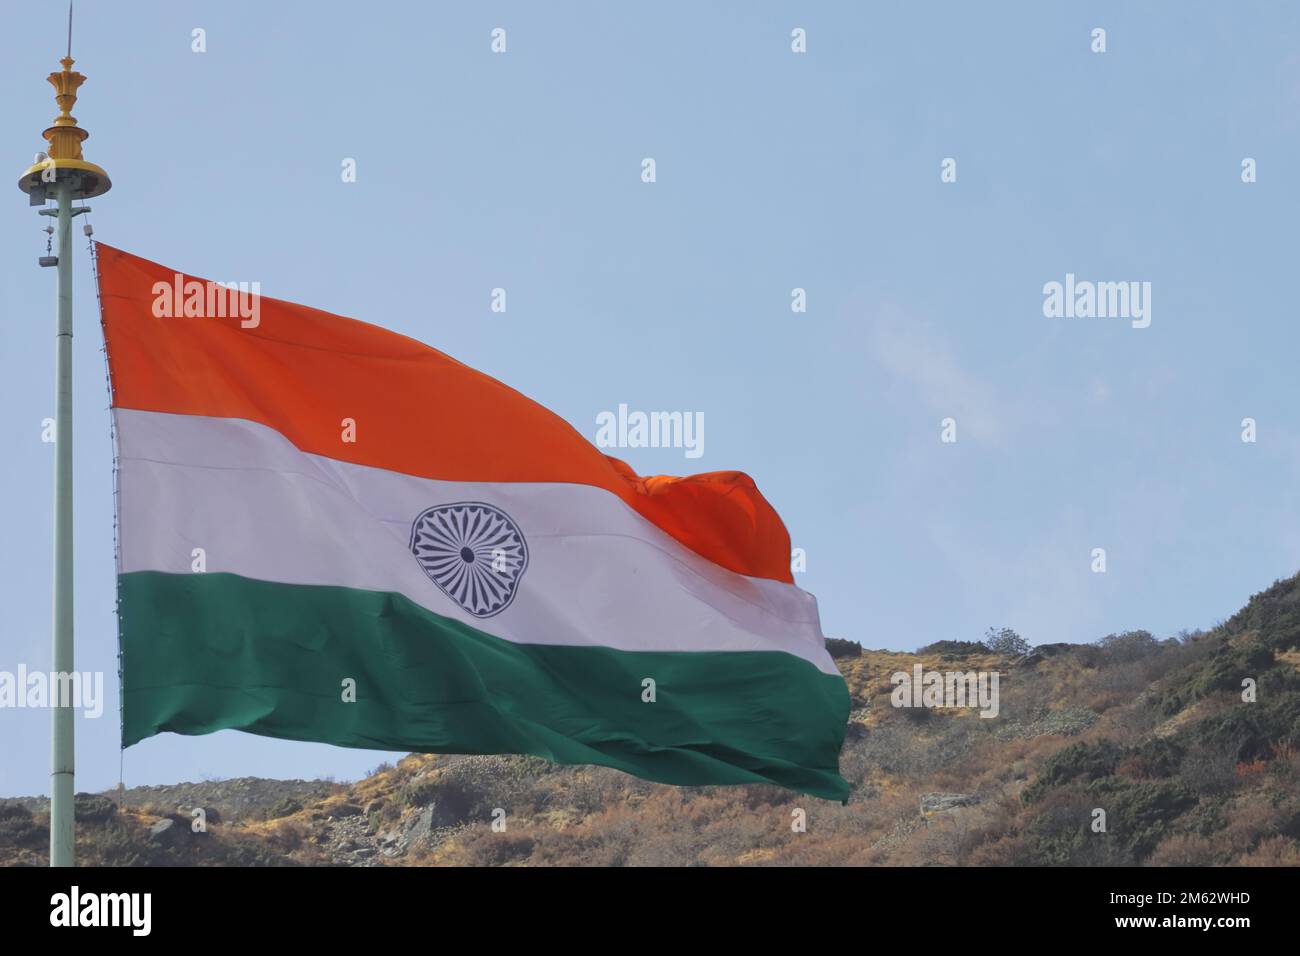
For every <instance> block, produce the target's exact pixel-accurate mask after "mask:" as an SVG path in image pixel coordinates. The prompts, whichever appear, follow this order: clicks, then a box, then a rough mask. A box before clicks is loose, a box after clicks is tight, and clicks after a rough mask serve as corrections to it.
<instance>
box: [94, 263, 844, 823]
mask: <svg viewBox="0 0 1300 956" xmlns="http://www.w3.org/2000/svg"><path fill="white" fill-rule="evenodd" d="M98 257H99V263H98V264H99V286H100V301H101V309H102V317H103V326H104V337H105V342H106V347H107V353H108V366H109V376H110V384H111V388H112V399H113V401H112V404H113V419H114V425H115V432H116V439H117V459H118V462H117V466H118V474H117V510H118V613H119V628H120V634H119V640H120V644H121V648H120V649H121V668H122V683H123V697H122V699H123V714H122V723H123V727H122V737H123V745H124V746H128V745H130V744H133V743H135V742H137V741H140V740H142V739H144V738H146V737H149V736H151V735H153V734H156V733H159V732H161V731H173V732H176V733H182V734H204V733H210V732H212V731H216V730H221V729H226V728H236V729H239V730H244V731H249V732H252V733H257V734H264V735H267V736H271V737H281V738H288V739H293V740H312V741H322V742H326V743H331V744H338V745H343V746H349V747H369V748H377V749H385V750H403V751H405V750H411V751H421V752H428V753H526V754H534V755H537V756H541V757H545V758H547V759H550V760H553V761H556V762H558V763H566V764H580V763H592V764H602V765H604V766H608V767H616V768H618V769H620V770H624V771H627V772H629V773H632V774H636V775H637V776H640V777H645V778H647V779H650V780H658V781H663V782H667V783H673V784H689V785H700V784H732V783H754V782H772V783H777V784H781V785H784V786H787V787H791V788H794V789H796V790H801V791H804V792H807V793H811V794H815V795H818V796H823V797H828V798H835V799H843V798H845V797H846V796H847V793H848V787H847V785H846V783H845V782H844V780H843V779H842V778H841V777H840V776H839V773H838V759H839V750H840V745H841V743H842V742H843V737H844V728H845V721H846V719H847V716H848V706H849V699H848V693H847V689H846V687H845V684H844V680H843V679H842V678H841V676H840V674H839V672H838V671H837V670H836V667H835V665H834V663H833V662H832V660H831V658H830V656H829V655H828V654H827V652H826V649H825V642H824V639H823V637H822V634H821V630H820V625H819V622H818V616H817V603H816V600H815V599H814V598H813V597H812V595H810V594H808V593H806V592H804V591H802V590H800V589H799V588H797V587H795V586H794V584H793V579H792V577H791V573H790V539H789V535H788V534H787V532H786V529H785V526H784V525H783V524H782V523H781V520H780V518H779V517H778V516H777V514H776V512H775V511H774V510H773V509H772V507H771V506H770V505H769V504H768V503H767V501H766V500H765V499H764V498H763V496H762V495H761V494H760V493H759V491H758V489H757V488H756V487H755V485H754V482H753V481H752V480H750V478H749V477H748V476H746V475H744V474H741V473H740V472H732V471H728V472H713V473H710V474H703V475H693V476H690V477H685V478H671V477H640V476H638V475H636V474H635V473H634V472H633V471H632V470H631V469H630V468H629V467H628V466H627V465H625V464H624V463H623V462H621V461H619V460H617V459H615V458H612V457H609V456H606V455H604V454H603V453H601V452H600V451H599V450H597V449H596V448H595V447H594V446H593V445H592V444H591V443H589V442H588V441H587V440H586V439H584V438H583V437H582V436H581V435H579V434H578V432H577V431H575V430H574V429H573V428H572V427H570V426H569V425H568V424H567V423H565V422H564V421H563V420H562V419H560V418H559V417H558V416H556V415H554V414H552V413H551V412H549V411H547V410H546V409H545V408H543V407H542V406H540V405H538V404H537V403H535V402H533V401H531V400H529V399H528V398H525V397H524V396H523V395H520V394H519V393H518V392H516V391H514V390H512V389H510V388H508V387H507V386H505V385H503V384H501V383H500V382H498V381H495V380H494V379H492V378H489V377H488V376H486V375H484V374H482V373H480V372H477V371H475V370H474V369H471V368H469V367H467V366H465V365H462V364H461V363H459V362H457V361H455V360H454V359H451V358H449V357H448V356H446V355H443V354H442V353H441V352H438V351H435V350H434V349H432V348H429V347H428V346H425V345H422V344H420V343H419V342H416V341H414V340H412V339H409V338H407V337H405V336H402V335H398V334H396V333H394V332H390V331H387V330H385V329H381V328H378V327H376V326H373V325H367V324H365V323H363V322H358V321H355V320H352V319H348V318H343V317H341V316H336V315H330V314H329V313H326V312H320V311H317V310H315V309H310V308H307V307H306V306H301V305H295V304H293V303H289V302H282V301H278V300H274V299H269V298H264V297H260V296H259V297H256V298H253V297H251V295H250V294H248V293H244V294H242V295H241V294H240V293H238V292H236V291H234V290H230V289H227V288H225V287H223V286H219V285H216V284H214V283H207V282H204V281H203V280H198V279H194V278H192V277H190V276H187V275H183V274H180V273H177V272H176V271H175V270H173V269H169V268H166V267H164V266H161V265H158V264H156V263H153V262H149V261H146V260H144V259H140V258H138V257H136V256H133V255H129V254H128V253H125V252H122V251H120V250H117V249H113V248H111V247H109V246H105V245H103V244H99V245H98ZM250 306H252V307H251V308H250Z"/></svg>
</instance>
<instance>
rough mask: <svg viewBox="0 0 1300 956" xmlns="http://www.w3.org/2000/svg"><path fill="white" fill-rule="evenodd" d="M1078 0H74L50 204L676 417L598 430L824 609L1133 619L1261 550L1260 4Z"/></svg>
mask: <svg viewBox="0 0 1300 956" xmlns="http://www.w3.org/2000/svg"><path fill="white" fill-rule="evenodd" d="M1087 7H1088V8H1089V9H1087V10H1085V9H1084V5H1081V4H1080V5H1075V4H1063V3H1059V4H1058V3H1041V2H1026V3H1018V4H1009V3H1008V4H970V3H958V2H952V3H907V4H870V5H868V4H859V3H848V2H845V3H820V4H816V5H811V4H794V3H790V4H778V3H740V2H736V3H726V4H723V3H680V2H661V3H656V4H652V5H650V6H645V5H627V4H613V3H608V4H598V3H562V2H552V3H545V4H542V3H535V2H533V3H517V4H512V3H475V4H469V3H439V4H429V3H416V2H403V3H399V2H388V3H375V4H368V5H356V4H350V3H348V4H345V3H338V4H327V3H319V2H312V3H309V2H284V3H265V2H251V0H238V2H235V0H223V2H219V3H218V2H215V0H211V2H194V3H186V4H177V3H170V2H161V0H149V2H145V0H137V2H132V3H111V4H110V3H106V2H94V0H83V2H82V3H81V4H80V9H79V10H78V14H77V18H78V24H77V28H76V37H75V39H74V51H73V52H74V55H75V56H76V58H77V68H78V69H80V70H82V71H83V72H85V73H86V74H87V76H88V77H89V81H88V82H87V84H86V85H85V86H84V87H83V89H82V93H81V99H80V101H79V103H78V104H77V107H76V110H75V113H76V115H77V117H78V118H79V120H80V121H81V124H82V125H83V126H84V127H86V128H87V129H88V130H89V131H90V133H91V138H90V139H89V140H88V142H87V143H86V147H85V148H86V155H87V157H88V158H90V159H91V160H93V161H94V162H97V163H99V164H101V165H103V166H104V167H105V168H106V169H107V170H108V171H109V172H110V174H111V175H112V177H113V181H114V184H115V187H114V189H113V191H112V192H111V193H109V194H108V195H107V196H105V197H102V198H100V199H98V200H95V201H94V202H93V203H92V205H93V207H94V209H95V212H94V214H93V216H92V217H91V218H92V221H93V223H94V225H95V229H96V235H97V238H99V239H102V240H103V241H105V242H107V243H110V244H112V245H116V246H119V247H121V248H123V249H126V250H129V251H131V252H134V253H136V254H138V255H142V256H145V257H147V258H151V259H155V260H159V261H161V262H164V263H166V264H168V265H172V266H175V267H177V268H178V269H182V270H185V271H187V272H191V273H194V274H197V275H202V276H208V277H211V278H215V279H222V280H228V279H235V280H245V281H250V280H256V281H259V282H260V283H261V286H262V291H263V292H264V293H265V294H267V295H272V296H275V297H278V298H285V299H291V300H296V301H300V302H304V303H306V304H309V305H313V306H317V307H320V308H325V309H328V310H331V311H335V312H340V313H343V314H346V315H351V316H355V317H357V318H360V319H364V320H366V321H369V322H374V323H377V324H380V325H384V326H387V327H390V328H393V329H397V330H399V331H402V332H405V333H407V334H410V335H412V336H414V337H416V338H419V339H421V340H423V341H425V342H428V343H429V344H431V345H434V346H436V347H438V348H440V349H443V350H444V351H446V352H448V353H450V354H451V355H453V356H455V357H457V358H459V359H461V360H463V361H465V362H467V363H469V364H471V365H473V366H475V367H477V368H480V369H482V370H484V371H485V372H488V373H490V374H492V375H494V376H496V377H498V378H500V379H502V380H503V381H505V382H507V383H509V384H510V385H513V386H515V387H517V388H519V389H520V390H522V391H523V392H525V393H526V394H528V395H530V396H532V397H533V398H535V399H537V400H539V401H541V402H542V403H543V404H545V405H547V406H549V407H550V408H552V409H553V410H555V411H556V412H557V413H558V414H560V415H562V416H564V417H565V418H566V419H568V420H569V421H570V422H572V423H573V424H574V425H575V426H576V427H577V428H578V429H579V430H581V431H583V432H584V433H585V434H587V435H589V436H592V437H594V434H595V422H596V415H597V414H598V413H599V412H601V411H604V410H613V409H616V408H617V406H618V404H619V403H620V402H623V403H627V404H628V405H629V406H630V407H631V408H633V409H644V410H686V411H700V412H703V413H704V416H705V420H706V423H707V424H706V441H705V454H704V456H703V458H700V459H695V460H688V459H686V458H685V457H684V456H683V454H682V452H681V450H670V449H643V450H629V451H627V452H626V453H625V457H626V458H627V459H628V460H629V461H630V462H631V463H632V464H633V466H634V467H636V468H637V469H638V470H639V471H641V472H644V473H682V472H685V471H708V470H716V469H724V468H738V469H743V470H745V471H747V472H749V473H750V474H751V475H753V476H754V478H755V479H756V480H757V481H758V483H759V486H760V487H761V488H762V489H763V491H764V493H765V494H766V495H767V496H768V497H769V498H770V500H771V501H772V502H773V503H774V504H775V506H776V507H777V509H778V510H779V511H780V512H781V514H782V515H783V517H784V518H785V520H786V523H787V524H788V525H789V527H790V531H791V534H792V537H793V539H794V543H795V544H796V545H798V546H801V547H803V548H805V549H806V551H807V554H808V570H807V573H805V574H802V575H800V576H799V578H798V583H799V584H800V585H801V586H802V587H804V588H806V589H808V590H810V591H812V592H813V593H814V594H816V595H817V597H818V600H819V602H820V606H821V613H822V620H823V625H824V630H825V632H826V633H827V634H828V635H831V636H839V637H846V638H851V639H853V640H857V641H861V642H862V643H863V644H865V645H867V646H871V647H891V648H900V649H908V648H914V647H916V646H918V645H920V644H924V643H928V642H930V641H934V640H939V639H945V638H951V639H976V638H978V637H979V636H980V635H981V634H982V632H983V631H984V630H985V629H986V628H987V627H988V626H990V625H999V626H1001V625H1006V626H1010V627H1014V628H1015V629H1017V630H1018V631H1020V633H1022V634H1023V635H1024V636H1025V637H1026V638H1028V639H1029V640H1030V641H1031V642H1034V643H1040V642H1048V641H1062V640H1068V641H1088V640H1094V639H1096V638H1097V637H1100V636H1102V635H1104V634H1106V633H1108V632H1111V631H1116V630H1123V629H1129V628H1137V627H1142V628H1147V629H1149V630H1151V631H1153V632H1155V633H1156V634H1158V635H1160V636H1164V635H1168V634H1171V633H1174V632H1176V631H1178V630H1179V629H1181V628H1191V627H1198V626H1208V625H1212V624H1214V623H1215V622H1216V621H1217V620H1219V619H1221V618H1223V617H1226V616H1227V615H1229V614H1231V613H1232V612H1233V611H1234V610H1236V609H1237V608H1238V607H1239V606H1240V605H1241V604H1243V603H1244V602H1245V600H1246V599H1247V598H1248V597H1249V595H1250V594H1251V593H1252V592H1254V591H1258V590H1260V589H1262V588H1263V587H1265V586H1266V585H1268V584H1269V583H1271V582H1272V581H1273V580H1274V579H1275V578H1278V577H1282V576H1286V575H1290V574H1292V573H1294V572H1295V571H1296V570H1297V569H1298V568H1300V534H1297V532H1298V531H1300V527H1298V525H1300V480H1298V479H1300V420H1298V417H1297V413H1296V410H1295V396H1296V387H1295V379H1296V371H1295V364H1296V356H1297V344H1298V343H1300V333H1297V329H1296V323H1297V317H1296V315H1295V296H1294V294H1293V293H1292V291H1290V290H1288V288H1287V285H1288V284H1289V283H1291V282H1293V281H1294V276H1295V275H1296V270H1295V268H1294V266H1293V260H1294V258H1295V252H1294V249H1293V246H1294V239H1293V233H1294V229H1293V227H1292V223H1293V221H1294V218H1295V213H1296V211H1297V209H1298V208H1300V205H1298V202H1297V200H1298V199H1300V196H1298V194H1297V185H1296V179H1295V170H1296V168H1297V163H1298V162H1300V138H1298V137H1297V129H1298V126H1297V124H1298V123H1300V13H1298V12H1297V10H1296V9H1295V8H1293V7H1291V6H1290V5H1287V4H1283V3H1262V4H1254V3H1232V4H1228V3H1220V4H1192V3H1185V2H1178V3H1174V2H1170V3H1143V4H1130V3H1115V4H1089V5H1087ZM62 10H63V8H62V6H61V3H60V2H49V3H42V4H41V5H40V7H39V8H32V7H30V6H29V7H28V8H26V10H25V13H24V16H23V18H22V23H21V26H20V27H18V28H16V29H6V30H5V31H4V32H3V36H2V37H0V63H3V64H4V66H3V72H4V84H3V89H4V91H5V93H4V97H3V100H2V101H0V142H2V143H3V150H0V155H4V156H6V157H8V162H9V167H10V170H11V174H12V177H13V181H14V182H16V181H17V176H18V173H19V172H20V171H21V170H22V168H23V167H24V166H26V165H27V164H28V163H29V162H30V161H31V156H32V154H33V153H34V152H35V151H36V150H37V149H39V148H40V147H41V146H42V142H43V141H42V140H41V139H40V132H41V130H42V129H43V128H44V127H45V126H47V125H48V124H49V122H50V121H51V119H52V118H53V116H54V113H55V109H54V102H53V95H52V90H51V88H50V87H49V86H48V85H47V84H46V83H45V81H44V77H45V74H46V73H47V72H49V71H50V70H53V69H57V68H58V67H57V62H56V61H57V58H58V57H59V56H60V55H61V54H62V49H63V48H62V43H63V40H62V29H63V28H62V23H61V18H62V15H63V13H62ZM11 19H12V18H11ZM12 25H13V24H11V26H12ZM498 26H500V27H504V28H505V29H506V30H507V37H508V52H507V53H506V54H504V55H493V54H492V53H491V52H490V50H489V34H490V31H491V30H492V29H493V28H494V27H498ZM1098 26H1100V27H1104V28H1105V29H1106V30H1107V33H1108V36H1107V41H1108V52H1106V53H1105V54H1102V55H1097V54H1093V53H1091V52H1090V51H1089V33H1090V31H1091V30H1092V28H1094V27H1098ZM195 27H203V28H205V29H206V31H207V45H208V52H206V53H204V54H195V53H192V52H191V49H190V44H191V40H190V35H191V30H192V29H193V28H195ZM794 27H803V28H805V29H806V30H807V31H808V53H807V54H806V55H802V56H800V55H795V54H793V53H791V52H790V46H789V44H790V40H789V35H790V31H791V29H792V28H794ZM647 156H649V157H653V158H654V159H655V160H656V161H657V164H658V182H657V183H655V184H653V185H647V184H644V183H642V182H641V180H640V164H641V160H642V159H643V158H644V157H647ZM949 156H951V157H954V158H956V160H957V163H958V181H957V182H956V183H955V184H942V183H940V181H939V164H940V161H941V160H942V159H943V158H944V157H949ZM345 157H352V158H355V159H356V161H357V164H358V182H356V183H355V184H344V183H342V182H341V181H340V175H339V173H340V163H341V161H342V160H343V159H344V158H345ZM1243 157H1253V158H1255V159H1256V160H1257V162H1258V170H1259V181H1258V182H1257V183H1255V184H1253V185H1245V184H1243V183H1242V182H1241V180H1240V169H1241V161H1242V159H1243ZM25 203H26V200H25V197H24V196H23V195H22V194H21V193H19V192H18V190H17V189H16V188H12V190H11V194H10V201H9V206H8V209H9V213H8V215H7V216H6V217H5V222H6V223H7V227H6V228H5V229H3V230H0V276H3V318H4V326H3V330H2V331H0V370H2V371H0V408H3V409H4V414H3V416H0V448H3V449H4V450H5V453H4V456H3V467H0V492H2V493H3V499H4V500H5V501H6V502H7V503H8V508H7V514H6V517H5V521H4V532H3V534H0V588H3V594H2V595H0V596H2V597H3V607H4V608H5V613H4V618H3V624H0V670H9V671H13V670H15V669H16V668H17V666H18V664H19V663H26V664H28V666H30V667H46V666H48V660H49V651H48V640H49V638H48V633H49V603H50V486H51V468H52V461H53V448H52V446H50V445H47V444H42V442H41V440H40V432H41V420H42V419H43V418H45V417H46V416H50V415H52V414H53V399H52V391H53V387H52V372H53V370H52V360H53V348H52V341H53V309H54V303H53V283H54V273H53V272H52V271H50V270H41V269H38V268H37V267H36V261H35V260H36V257H37V256H38V255H40V254H42V253H43V252H44V236H43V234H42V233H41V232H40V228H41V227H42V226H43V225H44V224H45V222H46V220H44V219H42V218H40V217H38V216H37V215H36V213H35V211H34V210H29V209H27V207H26V204H25ZM76 239H77V241H76V259H77V262H76V296H77V305H76V329H77V338H76V341H75V356H76V358H75V361H76V370H75V375H76V389H77V391H76V428H75V436H76V438H75V440H76V452H75V454H76V476H77V489H76V521H77V526H76V533H77V565H76V567H77V616H76V620H77V666H78V669H89V670H103V671H105V672H106V673H107V676H108V689H109V700H108V703H107V712H106V715H105V716H104V717H103V718H101V719H99V720H97V721H87V720H78V728H77V732H78V740H77V761H78V764H77V769H78V778H77V782H78V787H79V789H98V788H102V787H107V786H110V785H113V784H115V783H116V781H117V777H118V743H117V742H118V724H117V719H116V711H117V687H116V664H115V661H116V637H115V620H114V610H113V602H114V588H113V578H114V568H113V557H112V521H113V516H112V498H111V490H112V478H111V462H112V450H111V446H110V442H109V419H108V412H107V410H106V406H107V392H106V388H105V382H104V369H103V362H102V358H101V354H100V334H99V329H98V325H97V316H96V312H95V302H94V293H93V286H92V283H91V279H90V269H89V264H88V262H87V259H86V255H85V253H84V240H83V239H82V237H81V235H80V232H78V234H77V237H76ZM1067 272H1073V273H1075V274H1077V275H1078V276H1079V277H1080V278H1087V279H1096V280H1113V281H1120V280H1140V281H1150V282H1151V283H1152V286H1153V293H1152V306H1153V313H1152V317H1153V321H1152V323H1151V327H1150V328H1147V329H1142V330H1136V329H1132V328H1130V327H1129V326H1128V324H1127V323H1126V322H1122V321H1118V320H1103V319H1093V320H1087V319H1048V318H1045V317H1044V316H1043V314H1042V287H1043V284H1044V283H1045V282H1049V281H1052V280H1056V281H1061V280H1063V279H1064V276H1065V274H1066V273H1067ZM497 286H501V287H505V288H506V289H507V290H508V296H509V300H508V301H509V311H508V312H507V313H506V314H505V315H494V314H493V313H492V312H490V311H489V308H488V306H489V294H490V290H491V289H492V288H493V287H497ZM796 286H799V287H803V288H806V289H807V291H808V303H809V309H808V312H807V313H806V314H803V315H796V314H792V313H791V311H790V305H789V303H790V290H791V289H792V288H794V287H796ZM946 416H952V417H954V418H956V420H957V422H958V439H959V440H958V442H957V444H955V445H945V444H941V443H940V441H939V421H940V419H942V418H944V417H946ZM1246 416H1251V417H1253V418H1255V419H1257V421H1258V423H1259V425H1258V427H1259V441H1258V442H1257V443H1256V444H1243V443H1242V441H1241V440H1240V422H1241V420H1242V418H1243V417H1246ZM1094 547H1104V548H1106V549H1107V554H1108V568H1109V570H1108V572H1107V573H1106V574H1104V575H1096V574H1093V573H1091V572H1090V567H1089V564H1090V552H1091V550H1092V549H1093V548H1094ZM0 738H2V743H3V755H2V756H0V794H18V793H39V792H43V791H44V790H45V787H46V781H47V773H48V749H49V744H48V714H47V713H45V712H32V711H23V710H7V711H0ZM384 756H385V755H381V754H378V753H371V752H360V751H348V750H341V749H335V748H329V747H325V746H321V745H312V744H296V743H288V742H282V741H273V740H266V739H262V738H257V737H253V736H250V735H243V734H235V733H223V734H217V735H213V736H211V737H206V738H183V737H177V736H175V735H163V736H160V737H156V738H153V739H151V740H149V741H146V742H144V743H142V744H140V745H138V746H136V747H133V748H132V749H131V750H130V751H128V753H127V755H126V761H125V771H126V780H127V782H128V784H141V783H154V782H164V781H174V780H181V779H199V778H202V777H205V776H208V777H227V776H236V775H242V774H259V775H266V776H320V775H334V776H336V777H338V778H340V779H343V778H349V777H354V776H356V775H358V774H360V773H361V772H363V771H364V770H366V769H368V768H369V767H372V766H373V765H374V764H376V763H378V762H379V761H380V760H381V759H384Z"/></svg>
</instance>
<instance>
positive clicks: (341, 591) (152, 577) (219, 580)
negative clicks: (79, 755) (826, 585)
mask: <svg viewBox="0 0 1300 956" xmlns="http://www.w3.org/2000/svg"><path fill="white" fill-rule="evenodd" d="M118 597H119V614H120V626H121V650H122V675H123V716H122V743H123V746H130V745H131V744H133V743H137V742H138V741H140V740H143V739H144V738H146V737H150V736H152V735H153V734H156V733H160V732H162V731H173V732H175V733H180V734H207V733H212V732H213V731H217V730H225V729H228V728H235V729H239V730H245V731H248V732H250V733H255V734H263V735H265V736H268V737H282V738H286V739H290V740H313V741H319V742H322V743H330V744H337V745H339V746H344V747H366V748H373V749H378V750H400V751H416V752H422V753H478V754H490V753H526V754H533V755H535V756H539V757H545V758H547V759H549V760H552V761H554V762H556V763H563V764H588V763H590V764H602V765H604V766H607V767H615V768H617V769H619V770H624V771H627V772H628V773H631V774H635V775H637V776H639V777H644V778H646V779H649V780H657V781H661V782H663V783H672V784H679V785H692V786H694V785H703V784H732V783H758V782H770V783H777V784H781V785H783V786H786V787H790V788H792V789H795V790H799V791H802V792H805V793H809V794H813V795H815V796H819V797H826V798H828V799H836V800H842V799H845V798H847V796H848V789H849V788H848V784H846V783H845V782H844V780H843V779H842V778H841V777H840V775H839V772H838V761H839V751H840V745H841V744H842V743H843V740H844V728H845V721H846V720H847V718H848V711H849V697H848V691H847V688H846V687H845V684H844V680H843V678H841V677H840V676H839V675H832V674H824V673H822V672H821V671H819V670H818V669H817V668H816V667H814V666H813V665H812V664H810V663H808V662H807V661H804V660H801V659H799V658H797V657H794V656H793V655H790V654H784V653H779V652H769V651H738V652H726V651H708V652H699V653H690V652H677V651H672V652H641V651H619V650H613V649H611V648H605V647H556V646H551V645H539V644H512V643H510V642H509V641H503V640H501V639H500V638H497V637H493V636H491V635H490V634H485V633H483V632H482V631H478V630H475V629H474V628H472V627H469V626H467V625H465V624H462V623H460V622H459V621H454V620H451V619H449V618H444V617H440V616H439V615H436V614H433V613H431V612H430V611H427V610H425V609H424V608H422V607H420V606H419V605H417V604H415V603H413V602H411V601H410V600H408V599H407V598H404V597H402V596H401V595H398V594H387V593H382V592H377V591H358V590H352V589H350V588H339V587H317V586H310V585H290V584H274V583H269V582H266V581H257V580H252V579H249V578H243V577H239V576H237V575H233V574H164V573H161V572H154V571H137V572H132V573H130V574H124V575H122V576H121V577H120V578H119V587H118ZM647 677H650V678H653V679H654V680H655V684H656V696H657V699H656V701H655V702H654V703H645V702H643V701H642V699H641V695H642V683H641V682H642V680H643V679H644V678H647ZM345 678H352V679H354V680H355V681H356V688H357V692H356V697H357V699H356V702H355V703H345V702H343V700H342V682H343V680H344V679H345Z"/></svg>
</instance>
